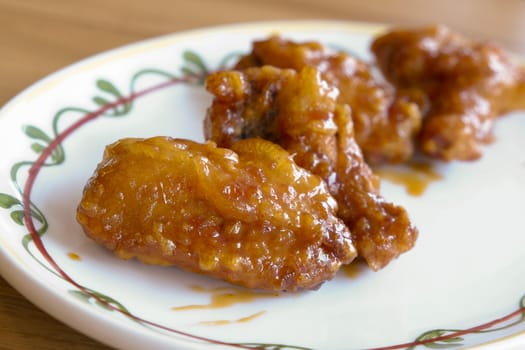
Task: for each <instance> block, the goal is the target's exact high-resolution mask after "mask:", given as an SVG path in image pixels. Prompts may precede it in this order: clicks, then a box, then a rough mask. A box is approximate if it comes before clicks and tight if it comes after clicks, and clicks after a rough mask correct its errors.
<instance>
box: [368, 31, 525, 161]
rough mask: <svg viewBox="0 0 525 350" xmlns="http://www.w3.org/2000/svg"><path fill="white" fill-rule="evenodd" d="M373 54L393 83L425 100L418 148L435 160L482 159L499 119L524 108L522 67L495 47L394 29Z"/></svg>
mask: <svg viewBox="0 0 525 350" xmlns="http://www.w3.org/2000/svg"><path fill="white" fill-rule="evenodd" d="M372 50H373V52H374V54H375V56H376V61H377V63H378V65H379V67H380V68H381V70H382V72H383V73H384V75H385V76H386V78H387V79H388V80H389V81H390V82H392V83H393V84H394V85H395V86H396V87H397V88H399V89H410V90H412V91H414V90H415V91H419V92H420V93H421V94H422V95H424V96H425V97H426V100H427V104H428V105H427V108H426V111H425V112H424V119H423V124H422V130H421V132H420V135H419V147H420V148H421V149H422V151H423V152H424V153H426V154H427V155H430V156H432V157H435V158H439V159H442V160H445V161H449V160H454V159H458V160H474V159H477V158H479V157H480V156H481V146H482V145H483V144H485V143H488V142H490V141H491V140H492V127H493V122H494V120H495V119H496V117H497V116H498V115H500V114H502V113H504V112H506V111H509V110H511V109H516V108H525V73H524V71H523V68H521V67H519V65H517V64H516V63H515V62H514V61H513V59H512V58H511V57H510V56H509V55H508V54H507V53H506V52H505V51H503V50H502V49H501V48H499V47H497V46H495V45H493V44H489V43H482V42H474V41H470V40H467V39H465V38H464V37H462V36H460V35H458V34H456V33H453V32H452V31H450V30H449V29H447V28H446V27H443V26H433V27H427V28H422V29H412V30H403V29H400V30H393V31H391V32H388V33H386V34H384V35H381V36H379V37H378V38H376V39H375V40H374V42H373V43H372Z"/></svg>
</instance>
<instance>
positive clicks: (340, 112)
mask: <svg viewBox="0 0 525 350" xmlns="http://www.w3.org/2000/svg"><path fill="white" fill-rule="evenodd" d="M206 88H207V89H208V91H210V92H211V93H212V94H213V95H214V100H213V102H212V105H211V106H210V108H209V109H208V113H207V117H206V119H205V136H206V137H207V138H208V139H211V140H213V141H215V142H217V143H218V144H219V145H221V146H223V147H230V146H231V145H235V142H237V141H238V140H241V139H245V138H252V137H261V138H266V139H268V140H271V141H273V142H276V143H278V144H279V145H281V146H283V147H284V148H285V149H286V150H287V151H289V152H290V153H291V154H292V155H293V157H294V160H295V161H296V162H297V164H299V165H300V166H302V167H304V168H306V169H308V170H310V171H312V172H313V173H314V174H316V175H319V176H321V177H322V178H323V179H324V180H325V181H326V182H327V184H328V186H329V189H330V192H331V193H332V195H333V196H334V197H335V199H336V200H337V202H338V204H339V212H338V215H339V217H340V218H342V219H343V220H344V222H345V223H346V224H347V225H348V227H349V228H350V231H351V233H352V239H353V241H354V242H355V245H356V248H357V251H358V254H359V255H360V256H362V257H363V258H364V259H365V260H366V261H367V263H368V264H369V266H370V267H371V268H372V269H374V270H378V269H380V268H382V267H384V266H385V265H387V264H388V262H389V261H391V260H392V259H394V258H396V257H397V256H399V255H400V254H401V253H403V252H406V251H407V250H409V249H411V248H412V246H413V245H414V243H415V240H416V237H417V230H416V228H415V227H414V226H413V225H412V224H411V222H410V220H409V218H408V215H407V213H406V211H405V210H404V209H403V208H402V207H399V206H396V205H394V204H392V203H389V202H387V201H385V199H383V198H382V197H381V196H380V195H379V191H378V181H377V178H376V177H375V176H374V175H373V173H372V171H371V170H370V168H369V167H368V165H367V164H366V163H365V162H364V160H363V156H362V153H361V150H360V148H359V146H358V145H357V143H356V141H355V139H354V134H353V127H352V118H351V116H350V109H349V108H348V106H346V105H341V104H339V103H338V102H337V97H338V90H337V89H336V88H334V87H333V86H331V85H329V84H328V83H327V82H326V81H324V80H323V79H322V78H321V74H320V73H319V72H318V71H317V70H316V69H315V68H313V67H309V66H306V67H304V68H303V69H302V70H300V71H299V73H297V72H296V71H294V70H291V69H278V68H275V67H271V66H264V67H261V68H247V69H245V70H243V71H224V72H217V73H214V74H212V75H210V76H209V77H208V79H207V81H206Z"/></svg>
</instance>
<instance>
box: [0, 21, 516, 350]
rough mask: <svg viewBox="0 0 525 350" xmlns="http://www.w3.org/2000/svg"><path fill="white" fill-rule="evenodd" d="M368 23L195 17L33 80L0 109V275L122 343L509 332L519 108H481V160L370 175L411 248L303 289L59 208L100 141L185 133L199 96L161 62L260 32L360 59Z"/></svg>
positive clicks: (470, 337) (433, 339) (338, 341)
mask: <svg viewBox="0 0 525 350" xmlns="http://www.w3.org/2000/svg"><path fill="white" fill-rule="evenodd" d="M380 29H381V27H380V26H373V25H364V24H356V23H342V22H318V21H313V22H312V21H307V22H284V23H255V24H246V25H234V26H226V27H219V28H210V29H204V30H197V31H191V32H186V33H180V34H174V35H169V36H165V37H161V38H158V39H153V40H148V41H145V42H141V43H138V44H134V45H131V46H126V47H123V48H119V49H116V50H112V51H110V52H108V53H104V54H101V55H98V56H95V57H93V58H90V59H87V60H84V61H82V62H80V63H78V64H75V65H73V66H71V67H68V68H66V69H64V70H62V71H60V72H58V73H56V74H53V75H51V76H50V77H48V78H46V79H44V80H43V81H41V82H39V83H37V84H35V85H34V86H32V87H31V88H29V89H28V90H27V91H25V92H23V93H22V94H20V95H19V96H18V97H17V98H15V99H14V100H13V101H12V102H10V103H9V104H7V105H6V106H5V107H4V108H3V109H2V110H1V111H0V146H1V147H2V156H1V157H0V247H1V249H0V253H1V254H0V262H1V265H0V268H1V273H2V275H3V276H4V277H5V278H6V279H7V280H8V281H9V282H10V283H12V284H13V286H15V287H16V288H17V289H18V290H19V291H20V292H21V293H23V294H24V295H25V296H26V297H27V298H29V299H30V300H31V301H33V302H34V303H35V304H37V305H39V306H40V307H41V308H43V309H44V310H46V311H47V312H48V313H50V314H51V315H53V316H55V317H56V318H58V319H60V320H62V321H63V322H65V323H66V324H68V325H70V326H72V327H74V328H76V329H78V330H80V331H82V332H84V333H86V334H87V335H89V336H91V337H93V338H96V339H98V340H100V341H102V342H105V343H107V344H109V345H111V346H114V347H116V348H122V349H146V348H149V349H201V348H223V347H226V348H229V347H241V348H251V347H259V348H264V349H369V348H384V349H404V348H413V347H417V348H424V347H428V348H431V347H434V348H435V347H438V348H441V347H443V348H465V347H466V348H471V347H474V348H476V349H477V348H478V346H479V347H481V348H485V347H490V348H491V349H492V348H493V347H494V348H498V349H499V348H501V349H503V348H505V349H509V348H516V349H517V348H518V347H519V348H522V347H523V346H525V321H524V320H525V314H524V311H525V309H524V306H525V278H524V276H525V229H524V221H523V218H524V215H525V153H524V152H523V151H524V150H525V137H523V135H525V113H514V114H512V115H508V116H506V117H505V118H502V119H501V120H499V121H498V123H497V127H496V142H495V143H494V144H492V145H489V146H487V147H486V148H485V154H484V156H483V158H482V159H481V160H479V161H477V162H473V163H452V164H448V165H435V168H434V170H435V171H437V172H438V173H439V174H441V176H442V179H441V180H439V181H435V182H433V183H431V184H430V186H429V188H428V189H427V190H426V192H425V193H424V194H423V195H422V196H417V197H414V196H410V195H408V194H406V192H405V190H404V188H403V187H401V186H399V185H395V184H391V183H389V182H388V181H384V183H383V187H382V191H383V194H384V195H385V196H386V197H387V198H388V199H390V200H392V201H395V202H397V203H399V204H402V205H404V206H405V207H406V208H407V209H408V211H409V213H410V215H411V217H412V219H413V221H414V222H415V223H416V225H417V226H418V227H419V229H420V238H419V240H418V242H417V245H416V247H415V248H414V249H413V250H412V251H411V252H409V253H407V254H405V255H403V256H402V257H401V258H399V259H397V260H396V261H394V262H392V263H391V264H390V265H389V266H388V267H386V268H385V269H384V270H382V271H380V272H377V273H374V272H371V271H369V270H367V269H366V268H364V267H363V266H360V265H356V267H354V268H352V269H350V270H346V271H341V273H340V274H339V275H338V276H337V277H336V278H335V279H334V280H333V281H330V282H327V283H326V284H324V285H323V286H322V288H321V289H320V290H318V291H312V292H302V293H297V294H282V295H278V296H275V295H260V294H256V293H255V292H251V291H247V290H243V289H242V288H237V287H232V286H230V285H228V284H226V283H223V282H221V281H217V280H213V279H210V278H206V277H203V276H200V275H196V274H191V273H186V272H182V271H180V270H178V269H176V268H166V267H156V266H146V265H143V264H141V263H138V262H136V261H121V260H118V259H117V258H115V257H114V256H113V255H112V254H111V253H109V252H108V251H106V250H104V249H103V248H101V247H99V246H97V245H96V244H95V243H93V242H92V241H91V240H89V239H87V238H85V237H84V235H83V234H82V232H81V230H80V228H79V226H78V225H77V223H76V222H75V210H76V206H77V204H78V202H79V199H80V195H81V191H82V188H83V186H84V184H85V182H86V180H87V179H88V177H89V176H90V175H91V174H92V172H93V170H94V168H95V166H96V164H97V162H98V161H99V160H100V159H101V155H102V151H103V148H104V146H105V145H107V144H109V143H111V142H113V141H115V140H117V139H119V138H122V137H129V136H134V137H147V136H154V135H170V136H175V137H184V138H190V139H194V140H202V138H203V136H202V125H201V124H202V120H203V117H204V114H205V110H206V107H207V106H208V104H209V103H210V96H208V94H207V93H206V92H205V91H204V89H203V87H202V86H201V85H198V84H197V85H196V84H190V83H187V82H179V83H175V81H176V79H175V78H177V77H178V78H181V79H185V78H187V77H188V76H189V75H191V71H193V72H195V73H203V72H204V71H203V70H204V69H208V70H213V69H216V68H218V67H219V66H221V64H223V63H224V60H226V61H227V59H228V57H229V55H231V54H235V53H238V52H247V51H248V50H249V48H250V44H251V42H252V40H253V39H256V38H264V37H266V36H268V35H269V34H270V33H273V32H276V31H279V32H280V33H281V34H282V35H283V36H286V37H288V38H291V39H296V40H305V39H311V40H318V41H321V42H324V43H326V44H329V45H336V46H337V47H341V48H346V49H348V50H351V51H352V52H354V53H356V54H357V55H359V56H361V57H363V58H369V53H368V44H369V42H370V39H371V37H372V35H373V34H374V33H376V32H377V31H379V30H380ZM188 51H191V52H193V54H187V53H186V54H185V52H188ZM197 57H198V58H200V59H202V62H201V63H203V66H199V64H195V63H198V60H196V58H197ZM188 69H189V70H188ZM174 79H175V80H174ZM220 343H228V344H229V345H224V344H223V345H220ZM520 344H521V345H520Z"/></svg>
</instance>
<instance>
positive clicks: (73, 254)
mask: <svg viewBox="0 0 525 350" xmlns="http://www.w3.org/2000/svg"><path fill="white" fill-rule="evenodd" d="M67 256H68V258H70V259H71V260H75V261H80V260H82V259H81V258H80V255H78V254H77V253H73V252H69V253H67Z"/></svg>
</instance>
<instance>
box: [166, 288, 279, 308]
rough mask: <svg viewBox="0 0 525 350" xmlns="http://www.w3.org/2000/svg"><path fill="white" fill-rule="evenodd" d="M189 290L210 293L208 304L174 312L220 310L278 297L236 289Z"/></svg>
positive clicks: (190, 306) (187, 306) (185, 306)
mask: <svg viewBox="0 0 525 350" xmlns="http://www.w3.org/2000/svg"><path fill="white" fill-rule="evenodd" d="M191 289H192V290H193V291H194V292H199V293H202V292H205V293H210V302H209V303H208V304H193V305H184V306H175V307H172V310H174V311H182V310H200V309H220V308H226V307H230V306H232V305H235V304H244V303H249V302H252V301H255V300H258V299H266V298H275V297H278V296H279V294H277V293H257V292H254V291H250V290H245V289H240V288H239V289H237V288H228V287H224V288H212V289H205V288H203V287H200V286H193V287H191Z"/></svg>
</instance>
